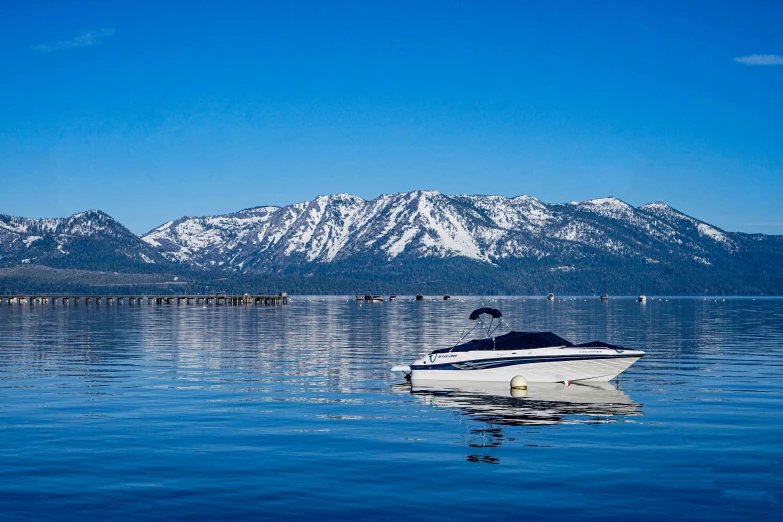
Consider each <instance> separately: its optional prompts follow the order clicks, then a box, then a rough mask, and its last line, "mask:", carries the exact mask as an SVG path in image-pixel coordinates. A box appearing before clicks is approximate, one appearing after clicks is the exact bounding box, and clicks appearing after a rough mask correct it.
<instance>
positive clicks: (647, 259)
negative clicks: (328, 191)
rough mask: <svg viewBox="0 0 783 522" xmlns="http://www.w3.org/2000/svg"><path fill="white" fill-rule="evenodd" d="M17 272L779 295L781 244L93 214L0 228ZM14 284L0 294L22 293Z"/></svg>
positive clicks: (481, 223) (503, 225)
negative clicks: (155, 220) (141, 222)
mask: <svg viewBox="0 0 783 522" xmlns="http://www.w3.org/2000/svg"><path fill="white" fill-rule="evenodd" d="M27 264H31V265H39V266H48V267H52V268H65V269H72V268H78V269H82V270H87V271H90V270H92V271H95V270H105V271H116V272H121V273H126V274H130V273H137V274H138V273H146V274H153V273H155V274H160V275H167V276H172V277H171V280H172V281H179V282H178V283H177V285H183V284H187V285H193V288H196V289H201V290H204V289H206V288H210V289H223V290H224V291H225V290H227V289H229V288H231V289H232V291H240V292H244V291H246V290H248V289H256V290H258V289H259V288H267V289H269V290H275V291H276V290H287V291H291V292H298V293H324V292H326V293H332V292H341V293H351V292H354V291H356V292H367V291H371V292H375V291H382V290H383V289H386V290H387V291H389V292H397V293H402V292H406V291H407V292H419V291H423V292H436V293H439V292H449V293H459V292H461V293H466V294H475V293H490V294H491V293H501V294H502V293H511V294H534V293H547V292H550V291H553V292H556V293H558V292H560V293H571V294H583V293H595V292H604V291H606V292H610V293H626V294H628V293H635V292H648V293H669V294H712V293H729V294H736V293H756V294H758V293H777V294H783V236H770V235H763V234H742V233H734V232H726V231H723V230H720V229H718V228H716V227H714V226H712V225H709V224H708V223H704V222H702V221H699V220H698V219H695V218H692V217H690V216H688V215H686V214H683V213H682V212H679V211H677V210H675V209H673V208H671V207H670V206H668V205H666V204H664V203H660V202H657V203H649V204H647V205H642V206H640V207H634V206H632V205H629V204H627V203H625V202H623V201H620V200H619V199H616V198H611V197H609V198H600V199H592V200H588V201H582V202H571V203H557V204H549V203H544V202H542V201H540V200H538V199H536V198H533V197H529V196H518V197H514V198H508V197H505V196H477V195H474V196H468V195H457V196H452V195H446V194H441V193H439V192H435V191H414V192H405V193H401V194H394V195H383V196H380V197H378V198H376V199H373V200H370V201H367V200H364V199H361V198H359V197H356V196H352V195H349V194H336V195H330V196H321V197H318V198H316V199H314V200H312V201H305V202H301V203H296V204H293V205H288V206H285V207H274V206H264V207H256V208H251V209H246V210H242V211H239V212H236V213H233V214H225V215H220V216H206V217H183V218H180V219H177V220H176V221H170V222H168V223H165V224H163V225H161V226H159V227H157V228H156V229H154V230H152V231H150V232H149V233H147V234H144V235H143V236H142V237H139V236H136V235H134V234H132V233H131V232H130V231H129V230H127V229H126V228H125V227H123V226H122V225H120V224H119V223H117V222H116V221H115V220H113V219H112V218H111V217H109V216H108V215H106V214H104V213H102V212H99V211H89V212H83V213H79V214H75V215H73V216H71V217H69V218H64V219H42V220H35V219H25V218H14V217H9V216H0V272H2V267H12V266H16V265H27ZM25 273H27V272H25ZM180 276H181V277H180ZM9 277H10V276H9ZM14 277H15V278H16V279H14V280H13V281H11V282H10V283H6V286H9V287H13V288H22V287H25V285H26V284H27V283H29V281H27V280H20V279H19V278H18V277H17V276H14ZM178 277H179V279H178ZM78 278H80V279H79V280H80V281H82V282H83V284H86V285H90V284H97V283H96V282H95V278H94V277H92V276H89V275H85V274H82V275H79V276H78ZM2 280H3V276H2V273H0V286H2V284H3V281H2ZM134 281H135V280H134ZM139 281H141V280H139ZM134 284H135V283H134ZM50 286H51V285H50ZM47 288H48V287H47ZM179 291H181V289H180V290H179Z"/></svg>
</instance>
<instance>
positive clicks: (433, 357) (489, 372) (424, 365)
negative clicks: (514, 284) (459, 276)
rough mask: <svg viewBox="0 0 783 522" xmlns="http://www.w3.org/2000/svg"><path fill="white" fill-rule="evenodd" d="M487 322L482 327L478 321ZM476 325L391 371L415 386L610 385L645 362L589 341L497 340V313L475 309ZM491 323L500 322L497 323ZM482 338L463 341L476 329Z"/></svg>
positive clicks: (533, 335)
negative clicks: (481, 383) (516, 379)
mask: <svg viewBox="0 0 783 522" xmlns="http://www.w3.org/2000/svg"><path fill="white" fill-rule="evenodd" d="M484 315H488V316H489V317H490V318H491V319H490V322H489V324H487V323H485V322H484V320H483V319H482V316H484ZM469 319H470V320H472V321H476V324H475V325H474V326H473V327H472V328H471V329H470V330H469V331H468V332H467V333H465V334H463V335H462V336H461V337H460V340H459V341H458V342H457V344H456V345H454V346H452V347H450V348H441V349H439V350H434V351H432V352H430V353H429V354H427V355H425V356H423V357H420V358H417V359H416V360H415V361H413V363H411V364H410V365H407V366H394V367H392V371H402V372H404V373H405V374H406V376H407V377H408V378H410V379H411V380H412V381H413V382H414V383H416V382H417V381H461V380H469V381H496V382H506V383H508V382H510V381H511V379H512V378H513V377H514V376H516V375H521V376H522V377H524V378H525V379H526V380H527V381H528V382H591V381H610V380H612V379H615V378H616V377H617V376H618V375H619V374H620V373H622V372H623V371H625V370H627V369H628V367H630V366H631V365H632V364H633V363H635V362H636V361H638V360H639V359H641V358H642V357H643V356H644V352H642V351H640V350H629V349H627V348H624V347H622V346H617V345H614V344H609V343H605V342H603V341H592V342H588V343H582V344H574V343H572V342H570V341H567V340H565V339H563V338H562V337H559V336H557V335H555V334H553V333H552V332H516V331H513V330H511V331H509V332H508V333H505V334H503V335H498V336H496V335H495V333H496V332H497V330H498V328H499V327H500V326H501V325H503V324H504V322H503V319H502V314H501V313H500V310H497V309H494V308H486V307H484V308H479V309H477V310H474V311H473V312H472V313H471V314H470V317H469ZM495 320H497V321H498V322H497V323H495ZM479 326H480V327H481V328H482V330H483V332H484V335H485V336H484V338H477V339H476V338H474V339H471V340H467V341H466V339H467V337H468V336H469V335H470V334H471V333H472V332H473V331H474V330H476V329H477V328H478V327H479Z"/></svg>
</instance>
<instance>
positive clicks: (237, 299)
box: [0, 292, 288, 306]
mask: <svg viewBox="0 0 783 522" xmlns="http://www.w3.org/2000/svg"><path fill="white" fill-rule="evenodd" d="M71 303H73V304H74V305H78V304H85V305H93V304H95V305H101V304H107V305H111V304H123V303H127V304H132V305H140V304H149V305H152V304H154V305H193V304H197V305H198V304H203V305H217V306H242V305H267V306H274V305H281V306H282V305H286V304H288V294H286V293H285V292H282V293H280V294H278V295H251V294H242V295H222V294H220V295H95V294H93V295H51V294H49V295H45V294H38V295H0V305H4V304H6V305H9V306H10V305H35V304H64V305H67V304H71Z"/></svg>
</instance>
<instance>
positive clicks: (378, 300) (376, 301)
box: [372, 295, 383, 303]
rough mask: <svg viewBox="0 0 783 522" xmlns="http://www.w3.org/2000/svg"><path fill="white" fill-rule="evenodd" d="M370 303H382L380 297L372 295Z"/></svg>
mask: <svg viewBox="0 0 783 522" xmlns="http://www.w3.org/2000/svg"><path fill="white" fill-rule="evenodd" d="M372 302H373V303H382V302H383V297H381V296H380V295H374V296H372Z"/></svg>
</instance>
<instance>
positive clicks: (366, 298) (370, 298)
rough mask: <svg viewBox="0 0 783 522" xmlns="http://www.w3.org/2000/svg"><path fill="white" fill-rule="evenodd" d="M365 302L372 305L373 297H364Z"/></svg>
mask: <svg viewBox="0 0 783 522" xmlns="http://www.w3.org/2000/svg"><path fill="white" fill-rule="evenodd" d="M364 302H365V303H372V296H371V295H369V294H367V295H365V296H364Z"/></svg>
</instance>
